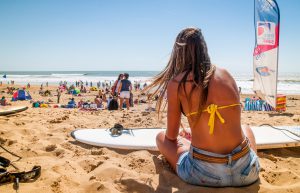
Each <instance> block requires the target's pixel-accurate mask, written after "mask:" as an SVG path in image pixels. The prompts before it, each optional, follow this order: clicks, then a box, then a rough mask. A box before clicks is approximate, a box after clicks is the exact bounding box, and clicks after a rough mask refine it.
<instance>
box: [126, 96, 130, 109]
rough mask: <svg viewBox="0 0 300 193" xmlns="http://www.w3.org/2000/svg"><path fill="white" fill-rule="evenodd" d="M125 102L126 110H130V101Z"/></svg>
mask: <svg viewBox="0 0 300 193" xmlns="http://www.w3.org/2000/svg"><path fill="white" fill-rule="evenodd" d="M125 102H126V108H127V110H129V106H130V104H129V99H128V98H125Z"/></svg>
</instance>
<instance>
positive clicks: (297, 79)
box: [0, 71, 300, 94]
mask: <svg viewBox="0 0 300 193" xmlns="http://www.w3.org/2000/svg"><path fill="white" fill-rule="evenodd" d="M120 73H123V71H10V72H0V81H2V82H3V83H4V84H6V83H8V82H10V81H11V80H14V81H15V84H18V85H19V84H20V85H26V84H27V83H30V84H32V85H40V84H42V83H43V84H45V83H46V82H48V83H49V85H58V83H59V82H60V81H67V82H68V84H69V85H71V84H74V83H75V81H79V80H81V81H83V82H86V81H87V82H88V83H90V82H92V83H93V85H96V83H97V82H99V81H100V82H101V83H102V82H106V83H109V84H113V82H114V81H115V80H116V79H117V77H118V75H119V74H120ZM127 73H128V74H129V80H131V81H132V82H135V81H136V82H139V83H141V85H143V84H144V83H145V82H146V83H147V84H149V83H150V82H151V78H152V77H153V76H155V75H156V74H158V73H159V72H158V71H128V72H127ZM4 74H6V78H3V75H4ZM232 75H233V77H234V79H235V80H236V82H237V85H238V87H241V88H242V93H244V94H252V93H253V91H252V86H253V74H252V73H234V72H233V73H232ZM277 90H278V93H280V94H300V73H294V72H293V73H279V76H278V85H277Z"/></svg>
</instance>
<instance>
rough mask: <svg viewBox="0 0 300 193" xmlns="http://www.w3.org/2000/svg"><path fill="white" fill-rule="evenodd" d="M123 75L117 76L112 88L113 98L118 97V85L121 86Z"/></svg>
mask: <svg viewBox="0 0 300 193" xmlns="http://www.w3.org/2000/svg"><path fill="white" fill-rule="evenodd" d="M123 77H124V75H123V74H119V76H118V79H117V80H116V81H115V83H114V85H113V86H112V94H113V95H114V96H117V95H118V91H119V88H120V84H121V80H122V79H123Z"/></svg>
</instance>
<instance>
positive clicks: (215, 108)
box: [186, 103, 240, 135]
mask: <svg viewBox="0 0 300 193" xmlns="http://www.w3.org/2000/svg"><path fill="white" fill-rule="evenodd" d="M239 105H240V103H237V104H232V105H226V106H220V107H218V105H215V104H210V105H208V107H207V108H206V109H205V110H203V111H202V112H208V113H209V114H210V116H209V120H208V126H209V134H210V135H212V134H213V133H214V127H215V117H216V114H217V116H218V118H219V120H220V122H221V123H222V124H224V123H225V120H224V119H223V117H222V116H221V114H220V112H219V111H218V109H225V108H228V107H234V106H239ZM196 114H198V111H196V112H191V113H188V114H187V115H186V116H187V117H189V116H192V115H196Z"/></svg>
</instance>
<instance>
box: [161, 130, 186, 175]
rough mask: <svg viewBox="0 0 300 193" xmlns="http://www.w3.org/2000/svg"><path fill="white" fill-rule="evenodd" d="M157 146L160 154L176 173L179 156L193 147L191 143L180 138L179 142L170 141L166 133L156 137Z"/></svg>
mask: <svg viewBox="0 0 300 193" xmlns="http://www.w3.org/2000/svg"><path fill="white" fill-rule="evenodd" d="M156 144H157V147H158V149H159V151H160V153H161V154H163V155H164V156H165V158H166V159H167V160H168V162H169V163H170V164H171V166H172V168H173V169H174V170H175V171H176V163H177V161H178V158H179V156H180V155H181V154H182V153H184V152H186V151H189V149H190V145H191V143H190V141H188V140H187V139H185V138H182V137H180V136H179V137H178V138H177V140H174V141H173V140H169V139H168V138H166V135H165V132H164V131H162V132H160V133H159V134H158V135H157V136H156Z"/></svg>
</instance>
